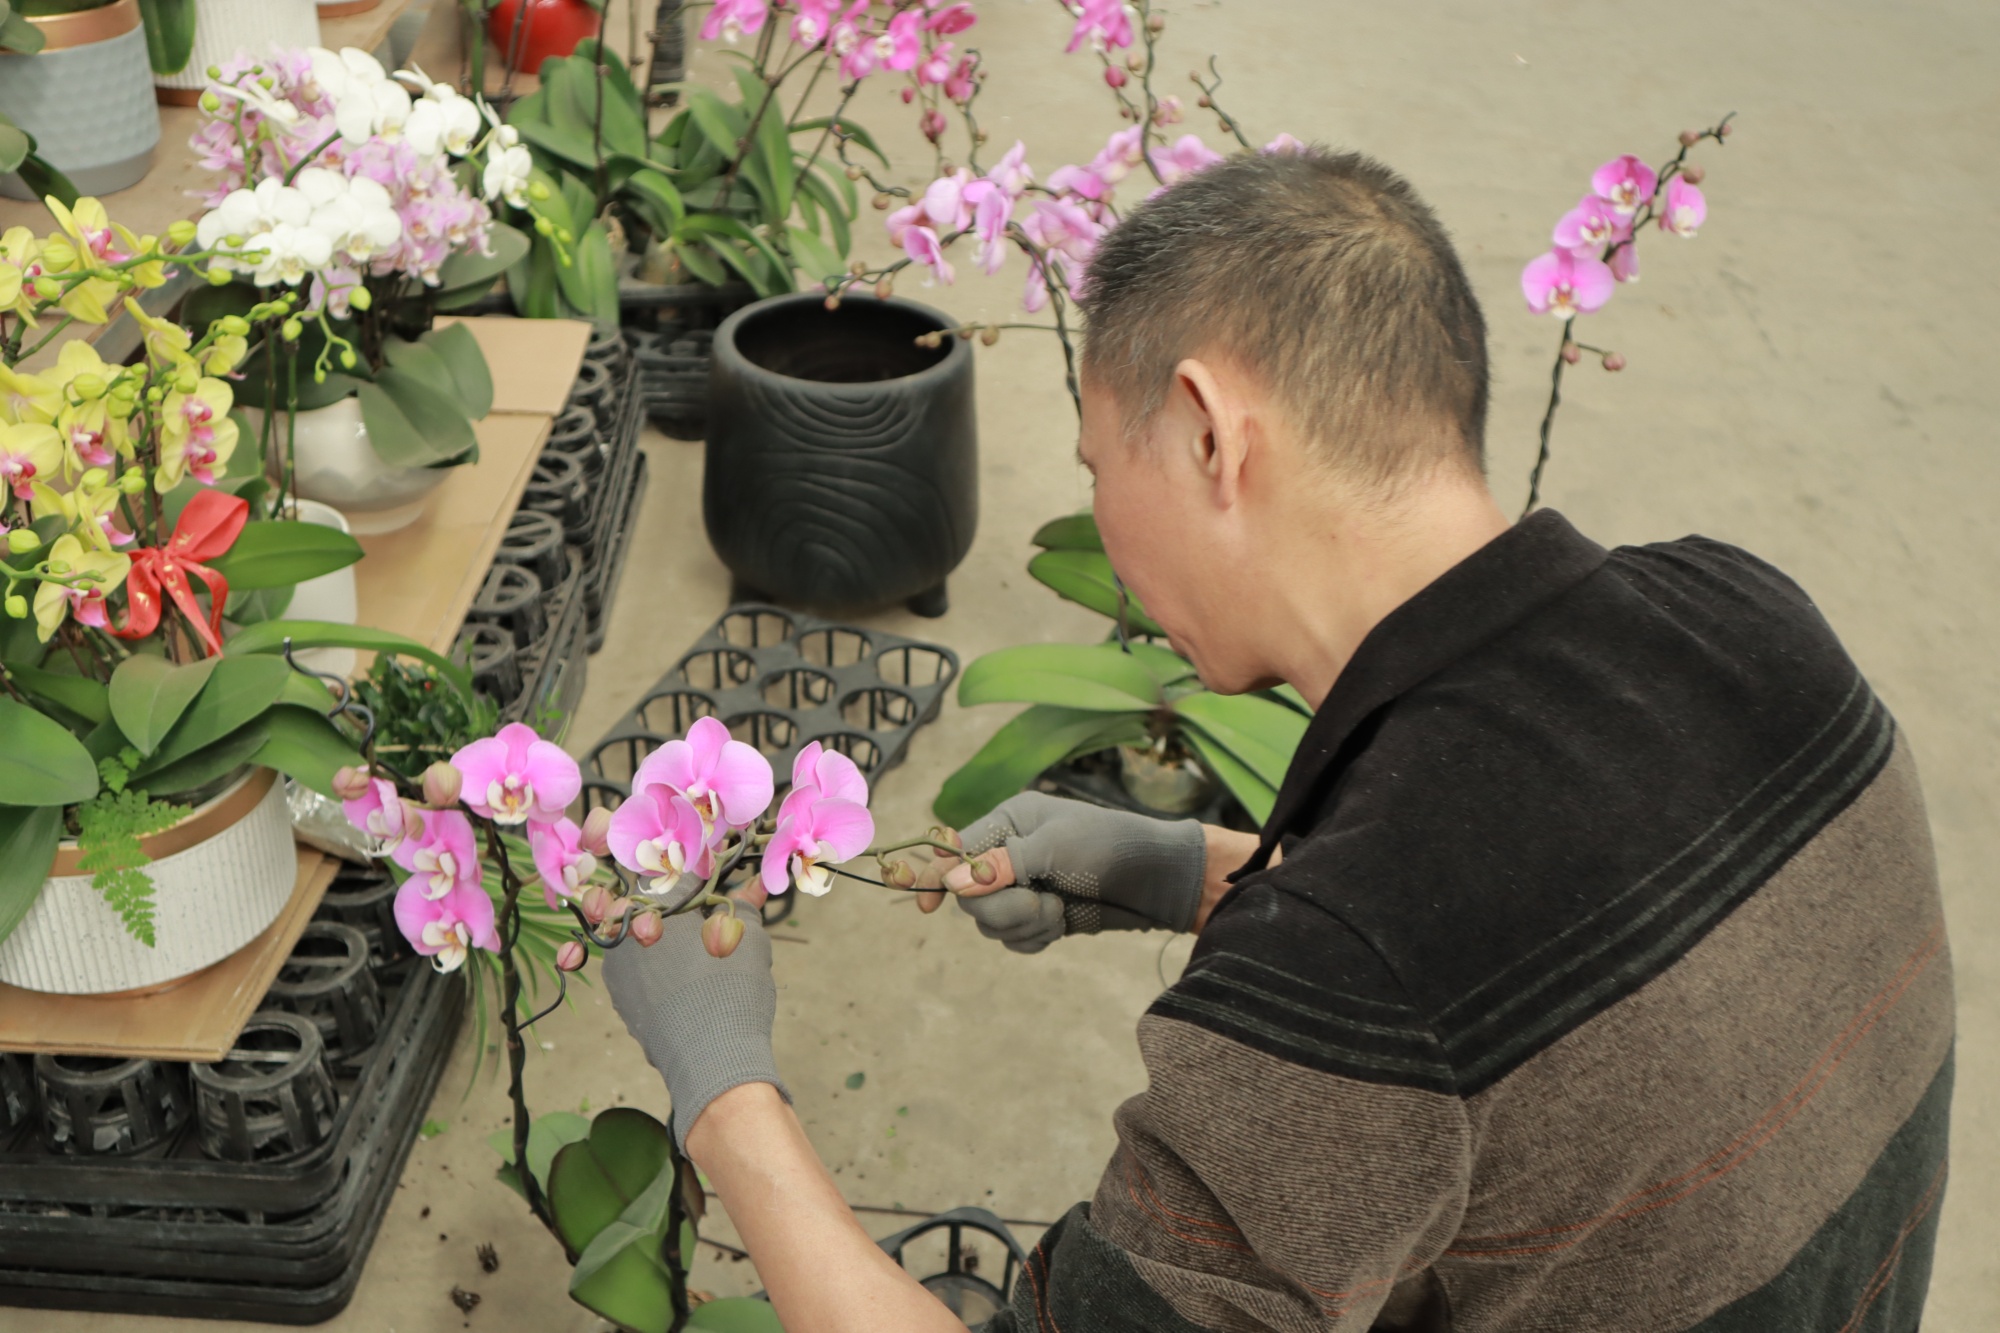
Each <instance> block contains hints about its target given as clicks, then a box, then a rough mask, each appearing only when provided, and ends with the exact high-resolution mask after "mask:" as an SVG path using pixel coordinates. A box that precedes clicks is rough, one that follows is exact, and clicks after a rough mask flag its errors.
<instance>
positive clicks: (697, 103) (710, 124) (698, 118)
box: [687, 88, 749, 159]
mask: <svg viewBox="0 0 2000 1333" xmlns="http://www.w3.org/2000/svg"><path fill="white" fill-rule="evenodd" d="M687 101H688V114H689V115H690V116H692V117H693V118H694V124H695V127H696V128H697V129H699V130H700V131H701V135H702V138H704V139H706V140H708V141H709V143H711V144H713V145H714V146H715V147H716V148H717V149H718V150H719V151H720V152H721V153H722V155H723V157H724V158H725V159H727V158H731V157H734V156H735V155H736V145H737V144H738V143H740V142H742V139H743V132H744V130H745V129H746V128H747V127H748V124H749V122H748V121H747V120H746V119H745V117H744V113H743V112H742V111H741V110H740V109H738V108H736V107H733V106H730V105H729V104H728V103H726V102H724V101H723V100H722V99H721V98H720V97H717V96H716V95H715V94H714V93H712V92H710V91H709V90H708V89H706V88H690V89H688V90H687Z"/></svg>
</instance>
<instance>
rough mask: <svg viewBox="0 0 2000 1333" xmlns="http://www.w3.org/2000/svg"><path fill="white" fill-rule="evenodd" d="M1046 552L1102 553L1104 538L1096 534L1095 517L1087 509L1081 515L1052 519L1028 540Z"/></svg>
mask: <svg viewBox="0 0 2000 1333" xmlns="http://www.w3.org/2000/svg"><path fill="white" fill-rule="evenodd" d="M1028 540H1029V541H1031V542H1033V543H1034V544H1035V545H1037V546H1039V547H1041V548H1042V549H1043V550H1047V551H1102V550H1103V549H1104V538H1103V537H1101V536H1099V535H1098V532H1097V516H1096V515H1095V514H1093V513H1091V512H1090V511H1089V510H1088V509H1086V510H1084V511H1083V512H1082V513H1081V514H1065V515H1064V516H1063V517H1061V518H1052V519H1050V520H1049V521H1048V522H1046V523H1044V524H1042V526H1041V527H1039V528H1037V529H1036V530H1035V535H1034V536H1033V537H1030V538H1029V539H1028Z"/></svg>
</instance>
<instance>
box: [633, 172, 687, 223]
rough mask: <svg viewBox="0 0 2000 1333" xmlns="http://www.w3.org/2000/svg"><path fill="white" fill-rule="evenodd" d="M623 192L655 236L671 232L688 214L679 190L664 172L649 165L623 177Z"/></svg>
mask: <svg viewBox="0 0 2000 1333" xmlns="http://www.w3.org/2000/svg"><path fill="white" fill-rule="evenodd" d="M622 194H623V196H624V198H625V200H626V202H628V203H629V204H631V205H632V207H633V208H634V209H635V210H636V211H637V212H638V213H639V215H640V216H641V217H643V218H645V220H646V225H647V226H649V227H651V228H652V229H653V233H654V234H655V235H657V236H671V235H673V232H674V228H675V227H677V226H679V225H680V222H681V219H682V218H684V217H686V216H687V205H686V203H685V202H683V201H682V199H681V192H680V191H679V190H677V189H675V188H674V183H673V182H672V181H670V180H668V179H667V177H666V174H665V173H664V172H661V171H657V170H655V169H653V168H651V167H647V168H645V169H644V170H641V171H635V172H633V173H632V174H631V175H630V176H628V177H626V178H625V183H624V186H623V187H622Z"/></svg>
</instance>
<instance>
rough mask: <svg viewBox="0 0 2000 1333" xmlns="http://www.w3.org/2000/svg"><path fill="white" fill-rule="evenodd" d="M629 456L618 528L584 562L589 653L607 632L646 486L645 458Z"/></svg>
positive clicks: (646, 464) (599, 644) (647, 469)
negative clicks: (631, 459)
mask: <svg viewBox="0 0 2000 1333" xmlns="http://www.w3.org/2000/svg"><path fill="white" fill-rule="evenodd" d="M633 454H634V455H635V458H636V461H635V463H634V465H633V468H632V474H631V481H630V482H629V483H627V485H626V499H625V505H624V508H623V509H622V510H621V511H620V512H619V522H618V526H617V528H616V529H615V530H614V531H613V532H612V534H611V536H610V538H609V539H608V540H607V541H606V542H605V544H604V546H603V548H602V549H601V550H600V551H599V552H597V553H596V554H595V555H594V556H593V557H592V558H591V559H590V560H589V561H588V562H587V566H588V567H587V569H586V573H587V574H588V577H589V582H588V583H586V584H585V585H584V599H583V600H584V609H585V620H586V621H587V623H588V631H589V632H588V636H587V637H588V641H589V651H591V652H593V653H594V652H596V651H597V650H598V649H600V648H602V647H603V646H604V637H605V635H606V633H608V632H609V629H610V622H611V606H612V603H613V602H615V601H616V600H617V597H618V585H619V583H620V582H621V581H622V580H623V579H624V577H625V560H626V557H628V556H629V555H631V553H632V531H633V529H634V527H636V526H637V524H638V521H639V505H640V504H641V502H642V501H643V500H644V499H645V495H646V483H647V481H648V479H649V477H650V472H651V470H650V465H649V464H648V463H647V462H646V456H645V455H644V454H642V453H639V452H638V450H636V449H635V450H633Z"/></svg>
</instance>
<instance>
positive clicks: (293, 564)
mask: <svg viewBox="0 0 2000 1333" xmlns="http://www.w3.org/2000/svg"><path fill="white" fill-rule="evenodd" d="M361 556H362V551H361V543H360V542H357V541H355V540H354V538H352V537H350V536H348V535H347V534H346V533H344V532H342V531H341V530H340V529H339V528H331V527H328V526H327V525H326V524H324V523H303V522H289V521H284V520H278V521H274V522H261V523H248V524H245V525H244V527H243V532H242V533H241V535H239V536H238V537H237V538H236V542H235V544H234V545H233V546H231V547H230V548H229V549H228V550H227V551H226V552H224V553H223V554H222V555H220V556H217V557H216V558H215V559H214V560H211V561H209V562H208V564H209V568H211V569H213V570H214V571H215V572H216V573H218V574H220V575H222V576H223V577H224V578H226V579H228V580H229V590H230V592H232V593H235V592H238V591H242V592H256V591H259V590H262V589H266V588H290V587H295V586H296V585H298V584H301V583H304V582H305V581H306V580H307V579H316V578H318V577H319V576H320V575H322V574H331V573H333V572H334V571H335V570H340V569H346V568H347V567H348V566H349V565H351V564H354V563H355V562H356V561H358V560H359V559H361ZM135 660H137V659H128V660H127V661H126V662H125V663H124V665H126V666H129V665H131V662H132V661H135ZM114 679H116V678H115V677H114ZM134 743H135V744H136V741H135V742H134ZM141 748H142V749H143V748H144V747H143V746H142V747H141Z"/></svg>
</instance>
